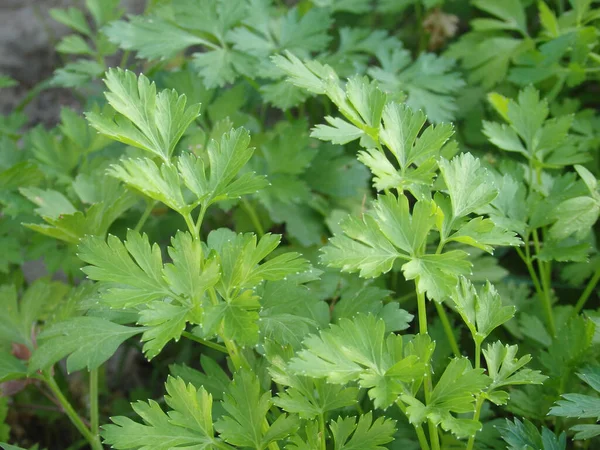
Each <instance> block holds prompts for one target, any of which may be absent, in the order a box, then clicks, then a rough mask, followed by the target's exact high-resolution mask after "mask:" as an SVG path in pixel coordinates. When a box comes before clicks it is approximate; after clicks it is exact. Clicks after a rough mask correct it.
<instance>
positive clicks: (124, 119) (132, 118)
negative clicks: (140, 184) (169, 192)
mask: <svg viewBox="0 0 600 450" xmlns="http://www.w3.org/2000/svg"><path fill="white" fill-rule="evenodd" d="M105 83H106V86H107V88H108V90H109V92H107V93H106V98H107V100H108V102H109V103H110V105H111V106H112V107H113V108H114V109H115V111H116V112H117V113H118V115H117V116H116V117H114V118H108V117H105V116H103V115H100V114H97V113H94V112H89V113H88V114H87V119H88V121H89V122H90V124H91V125H92V126H93V127H94V128H96V129H97V130H98V131H99V132H100V133H102V134H105V135H107V136H109V137H111V138H112V139H114V140H117V141H119V142H123V143H125V144H128V145H132V146H134V147H138V148H141V149H142V150H146V151H148V152H150V153H152V154H154V155H155V156H159V157H160V158H161V159H162V160H163V161H165V162H168V161H169V158H170V156H171V154H172V153H173V150H174V149H175V145H177V142H179V139H181V136H183V133H184V132H185V130H186V129H187V128H188V126H189V125H190V124H191V123H192V122H193V121H194V120H195V119H196V117H198V114H199V113H200V105H192V106H189V107H187V108H186V98H185V95H181V96H178V95H177V93H176V92H175V91H174V90H171V91H168V90H164V91H161V92H159V93H158V94H157V93H156V86H155V84H154V83H150V80H148V78H146V77H145V76H144V75H140V76H139V77H136V75H135V74H134V73H133V72H129V71H123V70H121V69H110V70H109V71H108V72H107V73H106V79H105Z"/></svg>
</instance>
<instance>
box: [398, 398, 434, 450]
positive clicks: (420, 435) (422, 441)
mask: <svg viewBox="0 0 600 450" xmlns="http://www.w3.org/2000/svg"><path fill="white" fill-rule="evenodd" d="M396 405H398V408H400V411H402V412H403V413H404V415H405V416H406V406H404V403H402V402H401V401H400V400H398V401H397V402H396ZM407 417H408V416H407ZM413 426H414V427H415V431H416V432H417V439H419V445H420V446H421V450H429V442H427V436H425V432H424V431H423V427H422V426H421V425H420V424H419V425H413Z"/></svg>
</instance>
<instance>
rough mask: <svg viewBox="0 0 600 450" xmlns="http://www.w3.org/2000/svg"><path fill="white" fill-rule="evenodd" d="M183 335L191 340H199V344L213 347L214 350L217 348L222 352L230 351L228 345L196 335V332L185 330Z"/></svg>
mask: <svg viewBox="0 0 600 450" xmlns="http://www.w3.org/2000/svg"><path fill="white" fill-rule="evenodd" d="M181 335H182V336H183V337H184V338H187V339H189V340H190V341H194V342H197V343H198V344H202V345H204V346H205V347H209V348H212V349H213V350H217V351H219V352H221V353H225V354H229V352H228V351H227V347H225V346H224V345H221V344H217V343H216V342H211V341H207V340H206V339H202V338H200V337H198V336H195V335H194V334H192V333H190V332H189V331H184V332H183V333H181Z"/></svg>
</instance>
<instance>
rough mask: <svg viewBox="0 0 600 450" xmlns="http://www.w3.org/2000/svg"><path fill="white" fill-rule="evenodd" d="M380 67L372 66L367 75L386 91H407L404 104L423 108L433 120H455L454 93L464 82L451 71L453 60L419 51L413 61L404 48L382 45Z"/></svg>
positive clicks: (378, 53)
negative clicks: (383, 46)
mask: <svg viewBox="0 0 600 450" xmlns="http://www.w3.org/2000/svg"><path fill="white" fill-rule="evenodd" d="M377 58H378V60H379V62H380V64H381V68H379V67H372V68H370V69H369V70H368V73H369V75H371V76H372V77H373V78H375V79H376V80H377V81H379V83H380V84H381V86H382V89H384V90H385V91H387V92H389V93H392V94H395V93H397V92H400V91H405V92H406V93H407V99H406V104H407V105H408V106H409V107H410V108H412V109H414V110H419V109H422V110H423V111H425V114H426V115H427V117H428V119H429V120H430V121H431V122H432V123H441V122H447V121H451V120H454V119H455V118H456V112H457V111H458V106H457V104H456V99H455V95H456V93H457V92H458V91H459V90H460V88H462V87H463V86H464V85H465V82H464V81H463V80H462V78H461V76H460V73H459V72H453V71H452V69H453V68H454V60H453V59H450V58H445V57H440V56H437V55H435V54H434V53H421V54H420V55H419V57H418V58H417V59H416V61H414V62H413V61H412V58H411V55H410V52H409V51H408V50H405V49H398V48H392V49H385V48H384V49H382V50H380V51H379V52H377Z"/></svg>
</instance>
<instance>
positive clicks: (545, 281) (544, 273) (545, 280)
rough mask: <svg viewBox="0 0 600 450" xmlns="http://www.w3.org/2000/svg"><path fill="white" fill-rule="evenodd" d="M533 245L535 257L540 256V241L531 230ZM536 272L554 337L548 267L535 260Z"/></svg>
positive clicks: (536, 234)
mask: <svg viewBox="0 0 600 450" xmlns="http://www.w3.org/2000/svg"><path fill="white" fill-rule="evenodd" d="M533 243H534V246H535V253H536V254H537V255H539V254H540V249H541V247H540V241H539V238H538V233H537V230H533ZM537 264H538V270H539V272H540V276H539V279H540V280H541V282H542V291H543V293H544V296H543V305H544V310H545V311H546V316H547V318H548V327H549V328H550V333H551V335H552V336H556V325H555V324H554V314H553V312H552V297H551V292H550V290H551V288H550V281H549V276H548V274H549V272H550V270H549V266H547V265H546V263H544V261H542V260H540V259H539V258H537Z"/></svg>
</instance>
